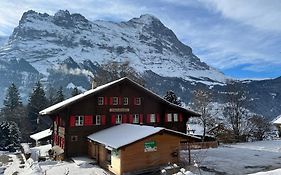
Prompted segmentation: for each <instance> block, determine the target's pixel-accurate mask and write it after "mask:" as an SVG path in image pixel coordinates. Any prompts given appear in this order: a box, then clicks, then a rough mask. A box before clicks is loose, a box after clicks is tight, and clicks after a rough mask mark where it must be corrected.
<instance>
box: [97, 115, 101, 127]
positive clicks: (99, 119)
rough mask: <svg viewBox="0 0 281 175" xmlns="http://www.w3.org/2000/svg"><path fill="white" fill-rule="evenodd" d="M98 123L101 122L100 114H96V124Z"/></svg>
mask: <svg viewBox="0 0 281 175" xmlns="http://www.w3.org/2000/svg"><path fill="white" fill-rule="evenodd" d="M100 124H101V116H100V115H96V125H100Z"/></svg>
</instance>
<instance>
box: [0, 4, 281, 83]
mask: <svg viewBox="0 0 281 175" xmlns="http://www.w3.org/2000/svg"><path fill="white" fill-rule="evenodd" d="M0 7H1V8H0V36H1V35H10V34H11V33H12V31H13V28H14V27H16V26H17V24H18V21H19V19H20V18H21V15H22V14H23V12H25V11H27V10H30V9H33V10H35V11H37V12H42V13H43V12H46V13H48V14H51V15H53V14H54V13H55V12H56V11H58V10H59V9H63V10H65V9H67V10H69V11H70V13H81V14H82V15H84V16H85V17H86V18H87V19H89V20H97V19H103V20H110V21H116V22H119V21H127V20H129V19H131V18H133V17H139V16H140V15H141V14H147V13H148V14H152V15H154V16H156V17H157V18H159V19H160V20H161V21H162V22H163V23H164V24H165V25H166V26H167V27H168V28H170V29H172V30H173V31H174V32H175V34H176V35H177V36H178V38H179V39H180V40H181V41H182V42H183V43H185V44H187V45H189V46H190V47H192V48H193V52H194V53H195V54H196V55H197V56H198V57H199V58H200V59H201V60H202V61H204V62H206V63H207V64H209V65H211V66H213V67H215V68H217V69H219V70H220V71H222V72H224V73H225V74H226V75H228V76H231V77H234V78H242V79H244V78H252V79H263V78H275V77H278V76H281V59H280V58H281V10H280V9H281V1H280V0H227V1H222V0H153V1H152V0H141V1H139V0H75V1H69V0H1V1H0Z"/></svg>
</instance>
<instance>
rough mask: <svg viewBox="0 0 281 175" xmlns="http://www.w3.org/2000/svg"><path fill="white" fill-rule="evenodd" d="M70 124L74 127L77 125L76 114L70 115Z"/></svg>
mask: <svg viewBox="0 0 281 175" xmlns="http://www.w3.org/2000/svg"><path fill="white" fill-rule="evenodd" d="M69 121H70V126H71V127H74V126H75V116H70V120H69Z"/></svg>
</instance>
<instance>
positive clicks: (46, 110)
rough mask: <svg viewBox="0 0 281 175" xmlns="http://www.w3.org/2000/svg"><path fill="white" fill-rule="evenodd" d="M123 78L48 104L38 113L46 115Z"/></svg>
mask: <svg viewBox="0 0 281 175" xmlns="http://www.w3.org/2000/svg"><path fill="white" fill-rule="evenodd" d="M123 79H125V78H121V79H119V80H116V81H112V82H110V83H107V84H104V85H102V86H99V87H96V88H95V89H90V90H88V91H86V92H84V93H82V94H79V95H76V96H74V97H71V98H69V99H67V100H64V101H62V102H60V103H57V104H55V105H53V106H50V107H48V108H46V109H44V110H42V111H40V112H39V114H40V115H47V114H50V113H51V112H52V111H54V110H58V109H60V108H63V107H64V106H66V105H69V104H71V103H73V102H75V101H77V100H79V99H82V98H84V97H86V96H88V95H90V94H93V93H95V92H97V91H100V90H101V89H104V88H106V87H108V86H110V85H112V84H115V83H117V82H119V81H122V80H123Z"/></svg>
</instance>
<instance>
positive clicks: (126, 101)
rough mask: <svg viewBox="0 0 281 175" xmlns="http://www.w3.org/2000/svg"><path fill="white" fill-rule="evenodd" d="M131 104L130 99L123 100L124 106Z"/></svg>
mask: <svg viewBox="0 0 281 175" xmlns="http://www.w3.org/2000/svg"><path fill="white" fill-rule="evenodd" d="M128 104H129V99H128V97H124V98H123V105H128Z"/></svg>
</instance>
